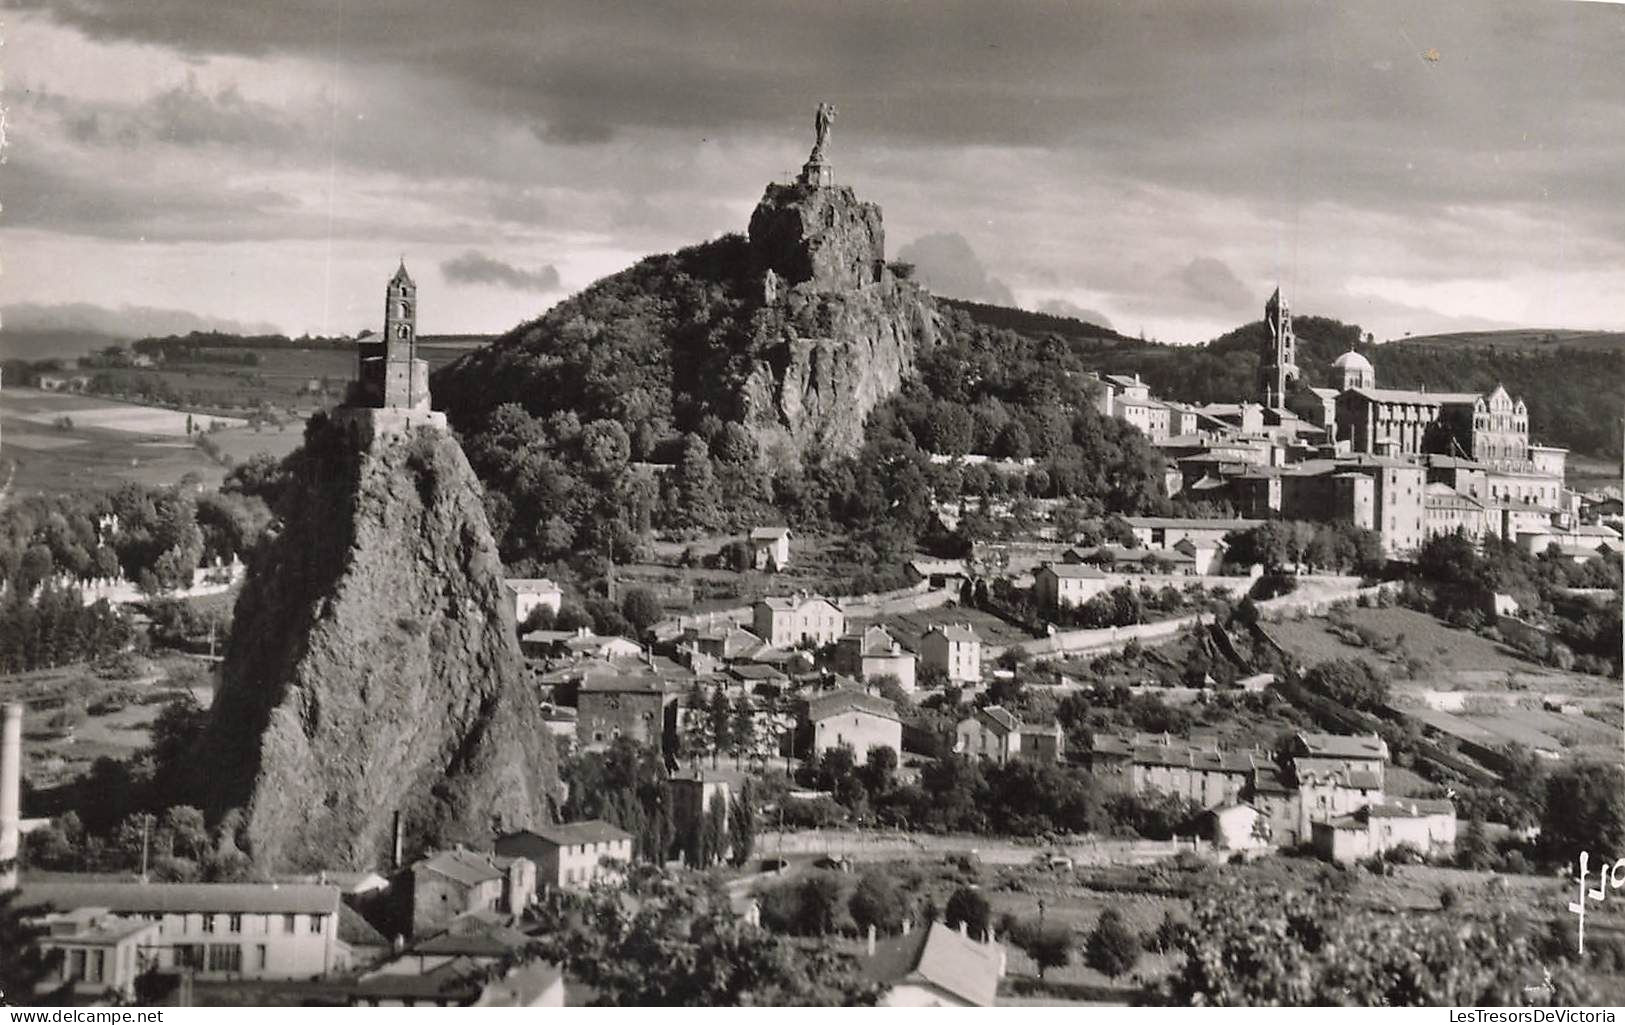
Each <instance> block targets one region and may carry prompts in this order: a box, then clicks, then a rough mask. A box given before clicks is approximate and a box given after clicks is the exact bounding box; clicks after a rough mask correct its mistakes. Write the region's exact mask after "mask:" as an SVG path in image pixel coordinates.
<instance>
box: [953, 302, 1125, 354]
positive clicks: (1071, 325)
mask: <svg viewBox="0 0 1625 1025" xmlns="http://www.w3.org/2000/svg"><path fill="white" fill-rule="evenodd" d="M937 303H938V305H941V306H946V307H949V308H950V309H956V310H962V311H964V312H965V313H967V314H969V315H970V318H971V319H972V320H974V321H976V322H977V323H978V324H986V325H987V326H988V327H995V328H1004V329H1006V330H1010V331H1017V332H1020V333H1021V334H1024V335H1027V336H1029V337H1035V338H1042V337H1043V336H1045V335H1050V334H1054V335H1059V336H1061V337H1062V338H1065V339H1067V340H1068V341H1072V342H1082V343H1085V345H1088V344H1091V343H1093V344H1096V345H1101V346H1110V347H1115V346H1118V345H1125V344H1126V345H1143V344H1145V343H1144V342H1141V341H1139V340H1138V339H1134V338H1129V337H1128V336H1127V335H1122V334H1119V333H1117V332H1116V331H1113V330H1112V329H1111V328H1108V327H1101V326H1100V325H1098V324H1091V323H1089V322H1088V321H1084V320H1078V319H1077V318H1076V317H1062V316H1057V315H1056V314H1053V313H1036V312H1034V311H1032V310H1020V309H1014V308H1012V307H1009V306H993V305H990V304H988V303H978V302H971V301H970V300H968V299H950V298H946V297H944V296H938V297H937ZM1074 348H1076V346H1074Z"/></svg>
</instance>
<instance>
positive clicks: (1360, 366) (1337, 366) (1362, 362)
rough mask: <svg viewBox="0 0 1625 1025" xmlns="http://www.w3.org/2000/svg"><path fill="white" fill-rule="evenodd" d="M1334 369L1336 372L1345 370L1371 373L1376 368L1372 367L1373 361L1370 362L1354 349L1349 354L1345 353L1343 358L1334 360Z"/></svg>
mask: <svg viewBox="0 0 1625 1025" xmlns="http://www.w3.org/2000/svg"><path fill="white" fill-rule="evenodd" d="M1332 369H1334V370H1344V371H1348V370H1364V371H1370V370H1373V369H1375V368H1373V367H1372V366H1371V361H1370V360H1368V359H1366V358H1365V357H1364V356H1362V355H1360V354H1359V353H1357V352H1355V351H1354V350H1353V349H1350V350H1349V351H1348V352H1345V353H1343V355H1341V356H1339V357H1337V358H1336V359H1334V360H1332Z"/></svg>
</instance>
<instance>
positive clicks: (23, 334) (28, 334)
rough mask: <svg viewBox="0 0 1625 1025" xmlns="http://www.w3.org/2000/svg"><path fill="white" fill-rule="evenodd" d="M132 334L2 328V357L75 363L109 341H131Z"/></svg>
mask: <svg viewBox="0 0 1625 1025" xmlns="http://www.w3.org/2000/svg"><path fill="white" fill-rule="evenodd" d="M128 344H130V340H129V339H128V338H120V337H118V336H117V335H110V334H102V333H101V332H98V331H77V330H74V331H33V330H28V329H23V330H18V331H14V330H12V329H11V328H4V329H0V360H11V359H16V360H26V361H28V362H30V363H32V362H36V361H38V360H51V359H59V360H62V361H63V363H64V364H65V365H70V366H71V365H72V363H73V361H74V360H76V359H78V358H79V357H80V356H88V355H90V354H91V353H93V352H98V351H100V350H102V349H105V348H107V347H108V346H109V345H128Z"/></svg>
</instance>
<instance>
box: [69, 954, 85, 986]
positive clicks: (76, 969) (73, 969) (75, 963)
mask: <svg viewBox="0 0 1625 1025" xmlns="http://www.w3.org/2000/svg"><path fill="white" fill-rule="evenodd" d="M84 977H85V952H84V951H82V950H75V951H74V952H73V955H72V959H71V960H70V962H69V966H68V978H70V979H82V978H84Z"/></svg>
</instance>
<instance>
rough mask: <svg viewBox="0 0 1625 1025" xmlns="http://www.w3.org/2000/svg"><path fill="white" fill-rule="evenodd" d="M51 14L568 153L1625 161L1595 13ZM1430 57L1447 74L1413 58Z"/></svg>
mask: <svg viewBox="0 0 1625 1025" xmlns="http://www.w3.org/2000/svg"><path fill="white" fill-rule="evenodd" d="M45 6H46V7H47V8H48V9H50V10H51V13H52V15H53V16H54V17H56V18H57V19H58V20H59V21H62V22H64V23H67V24H70V25H74V26H77V27H78V28H80V29H81V30H82V31H84V32H86V33H88V34H90V35H92V36H94V37H97V38H112V39H133V40H137V41H143V42H150V43H157V44H162V45H168V46H172V47H175V48H177V49H180V50H182V51H186V52H193V53H202V54H208V53H243V54H275V53H292V54H298V55H301V56H306V57H314V58H317V59H324V60H329V59H330V60H336V61H344V62H346V63H364V64H371V65H375V66H388V67H393V68H397V69H399V70H400V71H401V72H403V73H405V74H409V75H411V76H413V77H415V78H418V79H431V78H432V79H438V80H441V81H442V82H443V83H444V85H445V87H446V88H448V89H452V90H455V91H456V92H457V93H458V94H459V95H461V96H462V97H463V98H464V99H465V100H466V102H468V103H471V104H476V105H479V106H481V107H482V108H485V109H486V110H488V111H494V112H499V113H502V114H505V115H507V116H509V117H512V118H515V119H521V118H522V119H523V121H524V122H526V123H531V124H536V123H539V124H542V125H544V126H546V127H544V128H542V129H541V130H540V131H541V133H543V134H546V133H553V134H555V136H556V140H555V141H597V140H599V139H601V138H603V137H605V136H606V135H609V134H613V133H614V132H615V131H617V130H619V129H622V128H628V127H650V126H657V125H658V126H662V127H668V128H669V127H677V128H682V127H687V128H692V129H694V130H695V131H697V132H704V133H728V132H736V131H754V130H764V129H765V130H771V131H774V132H783V131H785V129H786V126H787V124H789V123H794V122H795V119H797V118H803V119H804V118H805V116H806V111H807V109H808V107H809V105H810V103H811V101H812V100H813V99H814V98H819V97H827V98H829V99H832V100H834V101H835V102H836V103H837V105H839V106H841V107H842V109H843V111H845V112H846V118H845V120H844V121H841V122H838V123H837V128H836V132H837V135H838V136H839V135H850V136H852V137H853V138H859V139H866V140H869V141H874V140H877V139H885V140H889V141H893V142H899V141H901V142H929V143H932V144H949V145H953V144H966V145H982V144H987V145H1001V144H1002V145H1038V146H1083V147H1088V148H1090V149H1092V150H1094V151H1095V152H1097V153H1099V154H1100V155H1101V157H1102V158H1103V159H1104V160H1106V161H1107V162H1109V163H1111V164H1113V165H1116V166H1119V167H1122V168H1124V169H1127V170H1133V171H1137V172H1141V173H1155V174H1157V176H1158V177H1161V178H1166V179H1168V180H1184V181H1200V182H1201V183H1202V184H1203V185H1204V186H1205V187H1207V188H1211V189H1215V190H1220V191H1227V192H1241V193H1252V192H1255V191H1258V190H1262V189H1268V190H1275V191H1280V190H1286V191H1287V192H1288V193H1290V194H1292V195H1293V196H1295V198H1297V199H1299V200H1309V199H1313V198H1317V197H1321V196H1340V195H1361V196H1363V195H1366V194H1369V193H1371V192H1375V193H1377V194H1378V195H1379V196H1386V197H1387V198H1389V199H1390V200H1393V201H1397V200H1398V199H1399V198H1401V197H1400V196H1399V195H1394V194H1393V193H1394V192H1395V191H1396V190H1397V188H1398V187H1400V186H1404V187H1405V188H1406V189H1407V190H1408V191H1407V192H1406V193H1404V194H1405V195H1411V194H1415V195H1417V196H1418V198H1427V197H1434V196H1438V195H1441V194H1449V195H1453V196H1456V197H1458V198H1460V197H1473V196H1479V195H1482V196H1484V197H1486V198H1490V199H1499V198H1504V197H1506V196H1507V195H1508V194H1509V193H1512V194H1516V193H1517V192H1518V191H1519V190H1520V189H1524V188H1528V187H1531V186H1544V187H1547V188H1553V187H1556V188H1569V189H1572V190H1578V191H1582V192H1584V193H1586V194H1587V195H1589V196H1590V198H1592V199H1593V200H1598V201H1600V200H1601V199H1602V197H1601V196H1598V195H1595V194H1594V193H1595V190H1596V188H1597V187H1598V185H1599V184H1601V185H1603V186H1604V187H1606V183H1596V182H1593V181H1589V180H1588V178H1587V177H1586V176H1583V175H1581V176H1576V175H1575V174H1574V173H1573V170H1574V164H1567V166H1565V164H1566V162H1565V161H1564V154H1565V152H1566V151H1567V149H1568V147H1570V146H1573V145H1583V146H1586V147H1587V148H1596V149H1599V150H1601V151H1603V152H1604V153H1608V154H1612V155H1614V156H1615V157H1618V156H1621V155H1622V153H1621V150H1622V149H1625V129H1622V126H1621V117H1620V115H1619V112H1618V107H1617V97H1618V96H1619V95H1622V94H1625V62H1619V61H1617V60H1616V59H1615V55H1616V54H1617V53H1618V52H1620V50H1621V48H1622V46H1625V12H1622V11H1620V10H1619V9H1617V8H1612V9H1611V8H1607V7H1602V6H1599V5H1584V4H1562V5H1557V4H1544V5H1530V4H1524V3H1521V2H1520V3H1499V4H1479V3H1473V4H1463V3H1436V4H1428V5H1414V4H1397V3H1396V4H1369V3H1368V4H1357V5H1343V6H1330V5H1310V4H1297V5H1282V4H1279V3H1275V2H1266V0H1255V2H1245V3H1237V2H1230V3H1225V4H1222V5H1214V4H1210V3H1206V2H1198V0H1180V2H1175V3H1158V4H1155V5H1112V6H1105V5H1087V6H1076V5H1069V6H1062V5H1055V4H1039V3H1026V4H1012V3H997V4H989V3H986V2H984V0H960V2H946V3H932V4H929V5H925V4H918V3H898V2H886V3H883V2H878V0H877V2H871V3H850V4H840V5H832V4H821V3H801V4H786V3H778V4H766V3H746V2H739V3H718V2H690V3H681V4H677V3H672V4H650V3H642V2H639V3H632V2H614V0H609V2H600V0H595V2H592V3H571V2H550V3H548V4H540V5H516V4H512V3H510V2H508V0H478V2H469V0H464V2H460V3H457V4H434V5H414V6H412V7H410V8H404V9H403V8H402V7H401V5H399V4H396V3H393V2H385V0H361V2H347V3H345V4H333V3H331V0H286V2H284V3H280V4H254V5H246V4H230V5H221V4H217V3H214V2H212V0H151V2H147V3H142V4H129V3H126V2H124V0H72V2H63V3H60V4H46V5H45ZM1509 44H1513V45H1509ZM1432 47H1438V48H1439V49H1440V51H1441V54H1440V59H1439V60H1438V61H1436V62H1435V61H1427V60H1424V59H1423V57H1422V52H1423V51H1424V50H1427V49H1429V48H1432ZM1373 144H1375V145H1373ZM1486 155H1501V156H1502V157H1503V158H1505V159H1511V160H1512V162H1513V163H1514V164H1515V165H1520V166H1513V167H1507V166H1501V167H1497V166H1495V164H1494V163H1493V161H1491V162H1485V161H1484V160H1481V159H1480V157H1482V156H1486ZM1260 167H1266V168H1268V170H1269V173H1266V174H1260V173H1259V169H1260Z"/></svg>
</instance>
